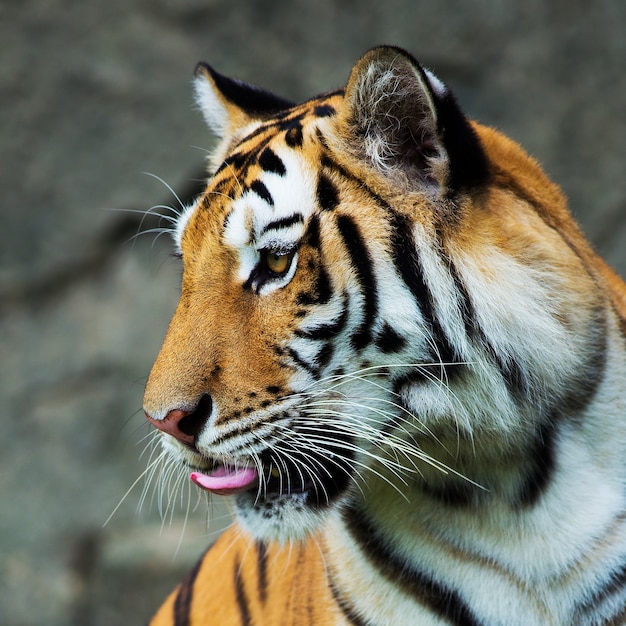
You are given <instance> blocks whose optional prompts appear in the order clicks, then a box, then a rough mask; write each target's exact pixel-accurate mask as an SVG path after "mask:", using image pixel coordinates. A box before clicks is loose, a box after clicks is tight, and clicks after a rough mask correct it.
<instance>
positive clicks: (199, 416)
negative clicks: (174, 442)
mask: <svg viewBox="0 0 626 626" xmlns="http://www.w3.org/2000/svg"><path fill="white" fill-rule="evenodd" d="M212 407H213V402H212V401H211V397H210V396H208V395H204V396H202V398H200V401H199V402H198V404H197V405H196V407H195V408H193V409H192V410H183V409H173V410H171V411H169V413H167V415H166V416H165V417H164V418H162V419H155V418H153V417H151V416H150V415H148V413H146V414H145V415H146V418H147V420H148V421H149V422H150V423H151V424H152V425H153V426H154V427H156V428H158V429H159V430H161V431H163V432H164V433H167V434H168V435H170V436H172V437H174V438H175V439H178V441H180V442H181V443H184V444H186V445H188V446H193V445H194V443H195V441H196V438H197V437H198V435H199V434H200V432H201V431H202V429H203V428H204V425H205V424H206V423H207V420H208V419H209V415H210V414H211V409H212Z"/></svg>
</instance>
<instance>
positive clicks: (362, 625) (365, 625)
mask: <svg viewBox="0 0 626 626" xmlns="http://www.w3.org/2000/svg"><path fill="white" fill-rule="evenodd" d="M328 584H329V587H330V591H331V593H332V594H333V600H334V601H335V602H336V604H337V606H338V607H339V609H340V610H341V613H342V615H343V616H344V618H345V620H346V621H347V622H348V624H353V625H354V626H372V624H371V622H370V621H364V620H362V619H361V618H360V616H359V615H357V613H356V612H355V610H354V608H353V607H351V606H350V605H349V604H348V603H347V602H346V600H344V599H343V598H342V597H341V594H340V593H339V590H338V589H337V587H336V586H335V584H334V582H333V580H332V578H330V576H329V581H328Z"/></svg>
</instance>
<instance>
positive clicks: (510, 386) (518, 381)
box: [448, 261, 532, 400]
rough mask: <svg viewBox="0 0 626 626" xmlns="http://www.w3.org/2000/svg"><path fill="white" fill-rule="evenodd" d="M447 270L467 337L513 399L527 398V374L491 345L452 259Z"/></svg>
mask: <svg viewBox="0 0 626 626" xmlns="http://www.w3.org/2000/svg"><path fill="white" fill-rule="evenodd" d="M448 271H449V272H450V276H452V279H453V281H454V286H455V290H456V292H457V294H458V295H459V306H460V310H461V316H462V318H463V324H464V326H465V334H466V335H467V337H468V339H470V340H471V341H473V342H474V343H475V344H479V345H480V346H482V347H483V348H484V349H485V351H486V352H487V355H488V356H489V357H490V358H491V360H492V362H493V364H494V365H495V366H496V367H497V368H498V370H499V372H500V376H502V378H503V380H504V383H505V385H506V387H507V390H508V392H509V394H510V395H511V397H512V398H513V399H517V400H520V399H522V398H528V397H529V394H530V393H531V391H532V384H531V381H530V378H529V375H528V374H527V372H526V371H525V370H524V368H523V367H522V366H521V365H520V364H519V363H518V362H517V361H516V360H515V359H512V358H510V357H508V358H505V357H504V356H503V355H502V354H500V353H499V352H498V351H497V350H496V349H495V348H494V347H493V345H492V344H491V341H490V340H489V339H488V337H487V335H486V334H485V332H484V330H483V329H482V327H481V326H480V324H479V323H478V319H477V317H476V309H475V307H474V303H473V301H472V297H471V296H470V295H469V292H468V291H467V287H466V286H465V283H464V282H463V280H462V279H461V277H460V275H459V273H458V271H457V269H456V267H455V265H454V263H453V262H452V261H450V262H449V264H448Z"/></svg>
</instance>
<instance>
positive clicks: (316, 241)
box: [304, 215, 321, 250]
mask: <svg viewBox="0 0 626 626" xmlns="http://www.w3.org/2000/svg"><path fill="white" fill-rule="evenodd" d="M304 242H305V243H306V244H307V245H309V246H311V248H315V249H316V250H319V248H320V243H321V240H320V219H319V217H318V216H317V215H312V216H311V219H310V220H309V224H308V226H307V229H306V234H305V236H304Z"/></svg>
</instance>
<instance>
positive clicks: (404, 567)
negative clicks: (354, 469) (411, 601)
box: [343, 507, 480, 626]
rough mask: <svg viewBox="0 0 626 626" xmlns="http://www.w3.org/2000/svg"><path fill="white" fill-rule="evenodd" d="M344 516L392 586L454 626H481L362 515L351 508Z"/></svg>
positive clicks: (457, 598)
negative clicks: (394, 549)
mask: <svg viewBox="0 0 626 626" xmlns="http://www.w3.org/2000/svg"><path fill="white" fill-rule="evenodd" d="M343 515H344V520H345V522H346V525H347V528H348V530H349V531H350V533H351V534H352V536H353V537H354V539H355V540H356V541H357V542H358V543H359V545H360V547H361V549H362V550H363V552H364V553H365V554H366V555H367V557H368V558H369V559H370V561H371V562H372V563H373V564H374V565H375V566H376V567H377V568H378V569H379V570H380V572H381V574H382V575H383V576H385V578H387V579H388V580H389V581H390V582H391V583H392V584H394V585H398V586H400V587H402V588H403V589H404V591H405V592H406V593H408V594H409V595H411V596H412V597H413V598H415V600H416V601H417V602H419V603H420V604H422V605H423V606H425V607H426V608H428V609H429V610H431V611H432V612H433V613H435V614H436V615H438V616H439V617H441V618H443V619H447V620H449V621H450V623H451V624H454V625H456V626H479V625H480V621H479V620H478V619H477V617H476V616H475V615H474V613H473V611H472V610H471V608H470V607H469V606H468V604H467V603H466V602H465V600H464V599H463V597H462V596H461V595H460V594H459V593H458V592H457V591H456V590H455V589H453V588H452V587H448V586H446V585H444V584H443V583H440V582H438V581H436V580H435V579H434V578H431V577H430V576H428V575H427V574H426V573H424V572H421V571H419V570H418V569H417V568H415V567H414V566H413V565H412V564H411V563H410V562H408V561H407V560H406V559H404V558H401V557H399V556H398V555H396V553H395V552H393V551H392V550H391V549H390V548H389V547H388V546H387V545H386V544H385V541H384V540H383V538H382V537H381V536H380V534H379V533H378V529H377V528H376V527H375V526H374V525H373V524H372V523H371V522H370V520H369V519H368V518H367V517H366V516H365V514H364V513H363V512H362V511H359V510H357V509H356V508H355V507H349V508H347V509H346V510H345V511H344V514H343Z"/></svg>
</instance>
